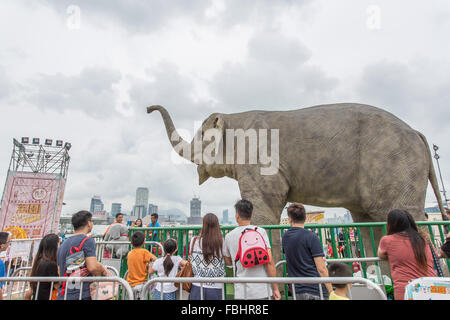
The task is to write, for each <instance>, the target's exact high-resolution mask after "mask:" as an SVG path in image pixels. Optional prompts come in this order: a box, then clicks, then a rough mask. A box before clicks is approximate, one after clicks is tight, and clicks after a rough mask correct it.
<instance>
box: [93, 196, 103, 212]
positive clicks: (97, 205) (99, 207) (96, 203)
mask: <svg viewBox="0 0 450 320" xmlns="http://www.w3.org/2000/svg"><path fill="white" fill-rule="evenodd" d="M102 211H104V204H103V202H102V200H101V198H100V196H97V195H95V196H93V197H92V199H91V208H90V212H91V213H97V212H102Z"/></svg>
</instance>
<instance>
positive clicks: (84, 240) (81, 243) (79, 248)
mask: <svg viewBox="0 0 450 320" xmlns="http://www.w3.org/2000/svg"><path fill="white" fill-rule="evenodd" d="M87 239H90V238H89V237H85V238H84V239H83V240H82V241H81V242H80V245H79V246H78V247H72V248H70V250H69V252H70V254H74V253H75V252H79V251H81V249H82V248H83V244H84V243H85V242H86V240H87ZM73 249H76V251H75V252H72V250H73Z"/></svg>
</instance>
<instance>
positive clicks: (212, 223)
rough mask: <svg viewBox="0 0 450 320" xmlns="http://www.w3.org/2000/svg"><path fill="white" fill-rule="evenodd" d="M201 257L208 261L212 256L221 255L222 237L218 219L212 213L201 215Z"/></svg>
mask: <svg viewBox="0 0 450 320" xmlns="http://www.w3.org/2000/svg"><path fill="white" fill-rule="evenodd" d="M200 239H201V240H202V243H201V247H202V252H203V259H204V260H205V262H206V263H210V262H211V260H213V259H214V257H218V258H220V257H222V245H223V237H222V233H221V231H220V226H219V219H218V218H217V216H216V215H215V214H214V213H207V214H206V215H205V216H204V217H203V227H202V231H200Z"/></svg>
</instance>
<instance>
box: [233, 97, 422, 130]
mask: <svg viewBox="0 0 450 320" xmlns="http://www.w3.org/2000/svg"><path fill="white" fill-rule="evenodd" d="M227 116H228V117H230V118H232V119H233V120H232V123H233V124H238V125H239V128H242V129H244V130H245V129H250V128H254V129H259V128H271V129H281V128H286V129H293V128H298V127H299V123H301V124H303V125H308V124H312V125H313V126H314V127H315V128H318V129H319V130H321V131H323V132H326V131H328V129H327V128H329V127H330V126H332V127H334V126H347V125H349V124H351V123H354V124H355V125H358V123H359V124H362V123H364V124H366V123H368V122H374V123H378V124H382V125H395V126H399V127H402V128H404V129H407V130H413V129H412V128H411V127H410V126H409V125H408V124H406V123H405V122H404V121H402V120H401V119H399V118H397V117H396V116H395V115H393V114H392V113H390V112H388V111H386V110H383V109H381V108H377V107H374V106H371V105H366V104H358V103H337V104H325V105H316V106H312V107H307V108H300V109H293V110H283V111H272V110H270V111H269V110H252V111H246V112H240V113H234V114H230V115H227Z"/></svg>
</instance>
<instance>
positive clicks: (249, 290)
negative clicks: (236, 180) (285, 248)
mask: <svg viewBox="0 0 450 320" xmlns="http://www.w3.org/2000/svg"><path fill="white" fill-rule="evenodd" d="M234 208H235V209H236V221H237V223H238V225H239V226H238V227H237V228H235V229H234V230H233V231H231V232H229V233H228V234H227V235H226V236H225V251H224V259H225V264H226V265H228V266H233V270H235V277H258V278H259V277H276V276H277V272H276V268H275V263H274V261H273V258H272V252H271V249H270V242H269V238H268V237H267V233H266V231H265V230H264V229H263V228H260V227H256V226H254V225H252V224H251V223H250V220H251V217H252V213H253V205H252V203H251V202H250V201H248V200H244V199H242V200H239V201H238V202H237V203H236V204H235V206H234ZM255 228H256V231H258V232H259V233H260V234H261V236H262V237H263V239H264V242H265V243H266V246H267V252H268V255H269V262H268V263H265V264H261V265H256V266H254V267H249V268H244V267H243V266H242V263H241V261H240V260H238V261H235V257H236V254H237V253H238V250H239V239H240V237H241V234H242V232H243V231H244V230H245V229H253V230H254V229H255ZM271 289H272V290H271ZM271 296H272V297H273V299H275V300H280V299H281V294H280V291H279V290H278V284H276V283H273V284H271V285H270V284H267V283H241V284H238V283H237V284H235V285H234V298H235V299H270V297H271Z"/></svg>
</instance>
